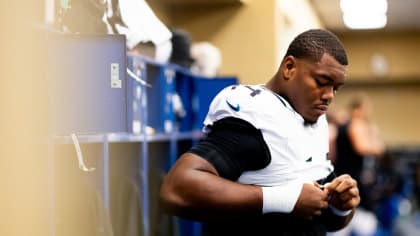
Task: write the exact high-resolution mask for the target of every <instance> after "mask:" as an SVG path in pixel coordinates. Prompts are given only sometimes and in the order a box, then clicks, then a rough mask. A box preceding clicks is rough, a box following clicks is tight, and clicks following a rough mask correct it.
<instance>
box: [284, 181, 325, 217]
mask: <svg viewBox="0 0 420 236" xmlns="http://www.w3.org/2000/svg"><path fill="white" fill-rule="evenodd" d="M327 207H328V193H327V192H326V191H323V190H321V188H320V187H319V186H318V185H317V184H316V183H314V184H309V183H306V184H303V187H302V191H301V192H300V195H299V198H298V200H297V202H296V204H295V208H294V209H293V212H292V213H293V215H294V216H296V217H299V218H304V219H312V218H313V217H314V216H319V215H321V210H322V209H326V208H327Z"/></svg>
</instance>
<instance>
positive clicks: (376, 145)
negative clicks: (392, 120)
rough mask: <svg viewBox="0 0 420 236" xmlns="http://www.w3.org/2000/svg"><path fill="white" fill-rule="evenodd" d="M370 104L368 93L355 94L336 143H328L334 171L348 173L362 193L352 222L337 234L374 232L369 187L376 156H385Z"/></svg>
mask: <svg viewBox="0 0 420 236" xmlns="http://www.w3.org/2000/svg"><path fill="white" fill-rule="evenodd" d="M372 105H373V104H372V101H371V99H370V97H369V96H368V95H367V94H365V93H363V92H359V93H356V94H355V96H354V97H353V98H352V99H351V100H350V103H349V107H348V109H349V111H348V115H349V117H348V119H347V120H346V121H345V122H339V123H338V125H337V130H336V134H335V145H334V142H331V143H332V145H331V150H333V153H334V157H333V158H334V163H335V171H336V173H337V174H338V175H341V174H349V175H351V176H352V177H353V178H354V179H356V180H357V181H358V186H359V190H360V196H361V203H360V206H359V209H358V210H357V213H356V215H355V219H354V221H353V222H352V224H351V225H349V226H348V227H347V228H346V229H344V230H342V231H341V232H337V233H336V235H350V234H351V235H374V233H375V231H376V229H377V225H378V221H377V217H376V215H375V213H374V204H373V202H372V198H371V196H372V195H371V193H370V190H371V189H372V186H373V185H374V183H375V177H376V172H375V169H376V159H378V158H381V157H383V156H384V154H385V150H386V148H385V144H384V142H383V141H382V139H381V137H380V134H379V129H378V127H377V126H376V124H375V123H374V122H372V120H371V118H370V117H371V114H372V111H373V107H372ZM333 134H334V133H333ZM331 138H334V136H333V137H331ZM353 226H356V227H353Z"/></svg>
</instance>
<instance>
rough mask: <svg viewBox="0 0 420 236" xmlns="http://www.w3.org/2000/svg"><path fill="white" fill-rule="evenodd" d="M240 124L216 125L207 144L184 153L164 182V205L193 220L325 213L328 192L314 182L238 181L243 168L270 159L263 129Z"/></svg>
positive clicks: (168, 209) (256, 167) (162, 203)
mask: <svg viewBox="0 0 420 236" xmlns="http://www.w3.org/2000/svg"><path fill="white" fill-rule="evenodd" d="M237 122H238V120H235V119H228V120H224V121H222V122H221V123H219V124H216V125H215V127H213V131H212V132H211V133H210V134H209V136H208V137H207V138H206V139H205V140H204V141H203V142H200V143H199V144H198V145H197V146H195V147H193V148H192V149H191V150H190V151H189V152H187V153H185V154H183V155H182V156H181V157H180V159H179V160H178V161H177V162H176V164H175V165H174V166H173V167H172V168H171V170H170V171H169V173H168V174H167V176H166V177H165V179H164V182H163V184H162V186H161V192H160V200H161V206H162V207H163V209H164V210H166V211H167V212H169V213H171V214H174V215H178V216H182V217H185V218H189V219H193V220H223V219H226V218H232V217H238V216H241V217H243V216H245V215H247V214H262V213H266V212H282V213H290V212H292V210H293V214H295V215H297V216H299V217H303V218H311V217H313V216H315V215H319V214H320V213H321V209H322V208H326V207H327V206H328V204H327V195H326V194H325V193H324V192H322V191H321V190H320V189H319V188H317V187H315V186H313V185H311V184H305V185H303V186H302V185H299V186H293V185H291V186H277V187H261V186H253V185H243V184H239V183H237V182H235V180H236V179H237V178H238V177H239V176H240V175H241V173H242V172H243V171H245V170H257V169H261V168H263V167H265V166H266V165H268V163H269V162H270V155H269V152H268V148H267V147H266V146H265V145H266V144H265V142H264V140H263V139H262V135H261V133H258V132H259V131H258V130H257V129H255V128H254V127H253V126H252V127H251V126H250V124H249V123H248V124H247V123H244V122H242V121H239V123H237ZM219 125H220V126H219ZM293 189H294V190H293ZM292 192H295V193H293V194H292ZM291 196H292V197H291Z"/></svg>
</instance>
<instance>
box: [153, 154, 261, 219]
mask: <svg viewBox="0 0 420 236" xmlns="http://www.w3.org/2000/svg"><path fill="white" fill-rule="evenodd" d="M262 197H263V196H262V191H261V188H260V187H258V186H251V185H242V184H238V183H236V182H233V181H230V180H227V179H225V178H221V177H220V176H219V174H218V172H217V170H216V169H215V168H214V166H213V165H212V164H210V163H209V162H208V161H207V160H205V159H203V158H202V157H200V156H197V155H196V154H193V153H185V154H183V155H182V156H181V157H180V159H179V160H178V161H177V162H176V163H175V165H174V166H173V167H172V169H171V170H170V171H169V173H168V174H167V176H166V177H165V179H164V182H163V184H162V187H161V193H160V198H161V204H162V207H163V208H164V209H165V210H166V211H167V212H168V213H171V214H174V215H178V216H181V217H184V218H188V219H193V220H223V219H227V218H232V217H236V216H244V215H246V214H260V213H261V208H262V202H263V201H262Z"/></svg>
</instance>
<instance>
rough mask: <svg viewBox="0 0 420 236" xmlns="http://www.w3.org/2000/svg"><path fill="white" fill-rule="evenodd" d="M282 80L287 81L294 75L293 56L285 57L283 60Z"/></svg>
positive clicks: (294, 63)
mask: <svg viewBox="0 0 420 236" xmlns="http://www.w3.org/2000/svg"><path fill="white" fill-rule="evenodd" d="M282 73H283V78H284V79H286V80H289V79H291V78H293V76H294V75H295V73H296V58H294V57H293V56H287V57H286V58H284V60H283V70H282Z"/></svg>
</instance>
